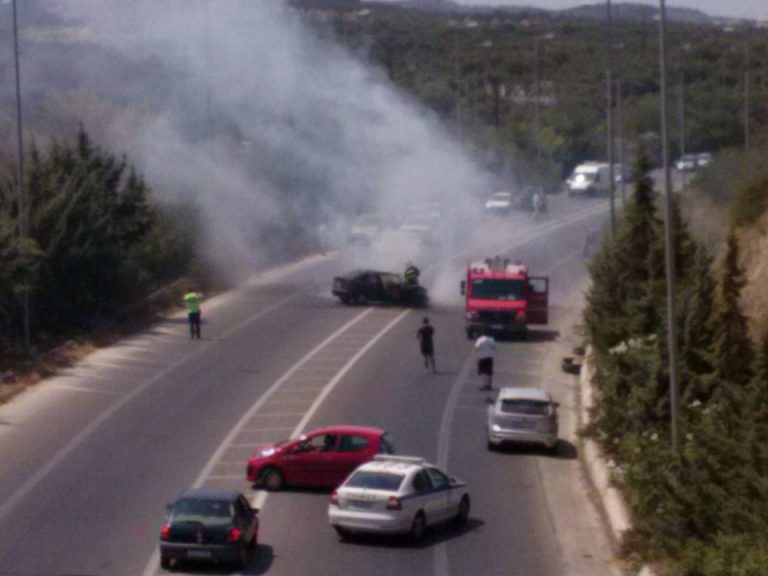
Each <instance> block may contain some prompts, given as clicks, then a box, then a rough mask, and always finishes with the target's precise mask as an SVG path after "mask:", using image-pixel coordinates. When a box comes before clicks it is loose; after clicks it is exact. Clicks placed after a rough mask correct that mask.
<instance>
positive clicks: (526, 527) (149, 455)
mask: <svg viewBox="0 0 768 576" xmlns="http://www.w3.org/2000/svg"><path fill="white" fill-rule="evenodd" d="M605 214H606V202H605V201H604V200H596V201H593V200H581V199H579V200H570V199H567V198H560V197H558V198H553V199H551V200H550V215H549V217H548V218H547V219H545V220H543V221H540V222H537V223H533V222H531V221H530V220H529V219H528V218H527V217H524V216H522V215H515V216H513V217H512V218H511V220H510V222H513V224H514V225H511V226H504V227H503V233H499V232H498V231H497V232H495V233H494V234H493V235H491V236H489V237H488V238H487V239H486V240H485V241H484V244H485V245H484V246H483V247H480V246H477V247H474V248H472V249H470V248H468V250H467V253H466V254H462V255H459V258H458V259H457V261H462V260H463V259H465V258H466V257H467V256H469V255H472V256H474V257H482V256H487V255H491V254H495V253H498V252H504V253H506V254H509V255H510V256H511V257H513V258H515V259H520V260H523V261H524V262H526V263H528V264H529V267H530V270H531V272H532V273H533V274H547V275H549V276H550V278H551V286H552V296H551V299H552V303H553V306H552V319H551V322H550V326H549V327H547V329H544V330H539V331H536V332H535V333H533V334H532V337H531V338H530V339H529V340H528V341H526V342H521V341H514V342H508V343H503V344H501V345H500V349H499V352H498V360H497V362H498V365H497V369H498V374H497V379H496V384H497V385H504V384H514V385H539V384H542V375H543V373H544V372H543V370H542V362H543V358H544V356H545V354H546V352H547V347H548V346H550V345H551V344H552V343H553V342H554V341H555V339H556V330H558V329H563V328H565V327H564V326H560V325H559V323H560V322H561V318H562V317H563V316H564V314H563V313H564V312H565V310H563V307H562V305H561V303H565V302H570V301H572V298H571V296H572V291H573V290H574V289H575V288H574V287H575V286H578V285H579V283H580V281H581V280H582V278H583V275H584V273H585V272H584V265H583V259H582V247H583V242H584V235H585V229H587V228H589V227H593V226H595V225H597V223H598V222H600V221H601V220H603V219H604V218H605ZM338 266H339V260H338V258H336V257H334V256H318V257H315V258H312V259H310V260H308V261H305V262H303V263H301V264H300V265H297V266H293V267H289V268H286V269H284V270H280V271H276V272H274V273H270V274H267V275H266V277H262V279H261V280H259V281H257V282H253V283H251V284H249V285H248V286H245V287H243V288H241V289H240V290H238V291H236V292H232V293H228V294H226V295H223V296H221V297H218V298H216V299H214V300H213V301H210V302H206V303H205V304H204V317H205V322H204V325H203V340H202V341H199V342H195V341H190V340H189V339H188V337H187V332H186V330H187V328H186V324H185V319H184V318H183V317H174V318H169V319H168V320H167V321H165V322H162V323H160V324H158V325H156V326H154V327H152V328H151V329H150V330H148V331H146V332H144V333H142V334H139V335H136V336H135V337H133V338H129V339H127V340H125V341H122V342H120V343H118V344H117V345H116V346H114V347H112V348H109V349H105V350H102V351H99V352H97V353H95V354H93V355H91V356H89V357H88V358H87V359H86V360H85V361H84V362H82V363H81V364H79V365H77V366H75V367H73V368H72V369H70V370H68V371H66V373H64V374H62V375H61V376H59V377H56V378H53V379H51V380H49V381H47V382H45V383H43V384H42V385H40V386H38V387H37V388H36V389H35V390H34V391H31V392H28V393H26V394H24V395H23V396H21V397H20V398H17V399H16V400H15V401H14V402H12V403H11V404H9V405H6V406H3V407H1V408H0V466H1V467H0V574H2V575H14V576H64V575H69V576H74V575H77V576H86V575H87V576H113V575H114V576H122V575H125V576H139V575H150V574H155V573H160V570H159V567H158V561H157V556H156V547H157V543H158V532H159V528H160V525H161V523H162V519H163V512H164V506H165V504H166V503H167V502H169V501H171V500H173V498H174V496H175V495H176V494H177V493H178V492H180V491H181V490H183V489H185V488H188V487H191V486H206V487H226V488H236V489H240V490H242V491H243V492H244V493H245V494H246V495H247V496H248V497H249V498H250V499H251V500H252V501H254V502H255V503H257V504H258V505H260V506H261V508H262V512H261V522H262V528H261V531H260V542H261V545H260V547H259V551H258V552H259V553H258V555H257V556H256V557H255V558H254V559H253V561H252V563H251V564H250V565H249V566H248V568H247V569H246V570H244V571H243V572H242V573H244V574H264V573H269V574H281V575H298V574H314V575H318V576H323V575H326V574H327V575H336V574H359V573H365V574H369V575H379V574H381V575H392V574H397V575H411V574H414V575H415V574H419V575H423V574H426V575H434V576H447V575H448V574H453V575H460V574H461V575H463V574H478V575H489V576H490V575H495V574H505V575H520V576H537V575H542V576H544V575H552V576H555V575H561V574H564V571H563V559H562V557H561V547H560V545H559V544H558V538H557V530H556V529H555V524H556V522H555V516H556V515H557V514H563V513H567V511H558V510H551V509H550V507H549V506H548V499H547V496H546V494H545V493H544V489H543V487H542V486H543V483H542V478H541V467H539V466H537V460H538V459H541V458H552V456H548V455H546V454H543V453H537V452H536V451H525V452H523V453H516V452H512V453H505V452H493V453H492V452H488V451H487V450H486V447H485V431H484V422H485V410H486V394H485V393H482V392H480V391H478V389H477V388H478V386H479V381H478V380H477V377H476V376H475V374H474V371H473V361H474V359H473V356H472V352H471V343H470V342H468V341H467V340H466V337H465V335H464V331H463V310H462V309H461V307H460V305H459V302H460V300H459V298H458V297H456V299H455V300H453V301H446V302H438V303H437V304H435V305H434V306H433V307H432V308H431V309H430V310H429V311H428V312H427V314H428V315H429V316H430V318H431V319H432V321H433V324H434V325H435V328H436V356H437V364H438V372H439V373H438V374H437V375H433V374H428V373H426V372H425V371H424V368H423V366H422V364H421V359H420V357H419V355H418V346H417V342H416V339H415V332H416V330H417V328H418V326H419V324H420V320H421V317H422V316H423V315H424V312H421V311H409V310H403V309H399V308H368V307H345V306H341V305H340V304H338V303H337V302H335V301H334V300H333V299H332V298H331V297H330V296H329V294H328V292H329V288H330V277H331V276H332V275H333V274H334V273H335V272H337V268H338ZM460 274H461V268H460V265H459V264H458V263H457V264H456V287H457V291H458V282H459V280H460ZM426 276H427V280H428V279H429V273H427V274H426ZM338 423H347V424H365V425H373V426H380V427H382V428H386V429H387V430H388V431H389V432H390V433H391V434H392V436H393V437H394V439H395V443H396V446H397V449H398V451H399V452H400V453H402V454H417V455H422V456H425V457H427V458H428V459H430V460H432V461H434V462H436V463H438V464H441V465H444V466H445V467H446V468H447V469H448V471H449V473H450V474H452V475H455V476H458V477H460V478H462V479H464V480H466V481H467V482H468V483H469V485H470V488H471V492H472V497H473V510H472V514H471V520H470V522H469V524H468V526H467V527H466V528H465V529H463V530H460V531H457V530H455V529H446V530H436V531H433V532H432V533H430V534H429V536H428V538H427V539H426V541H425V542H424V543H423V544H421V545H419V546H416V547H414V546H411V545H409V544H407V543H405V542H400V541H391V540H382V539H376V538H371V539H363V540H360V541H355V542H353V543H347V542H341V541H340V540H339V539H338V537H337V536H336V534H335V532H334V531H333V530H331V529H330V527H329V526H328V525H327V520H326V510H327V502H328V494H327V493H323V492H311V491H286V492H282V493H277V494H269V495H266V494H265V493H262V492H260V491H255V490H253V488H252V487H251V486H250V485H249V484H248V483H247V482H246V481H245V479H244V468H245V461H246V459H247V456H248V455H249V454H250V452H251V451H252V449H253V447H254V446H255V445H257V444H260V443H264V442H269V441H275V440H278V439H281V438H285V437H288V436H291V435H293V434H296V433H298V432H300V431H302V430H311V429H313V428H315V427H318V426H320V425H325V424H338ZM560 457H562V458H572V457H573V446H572V445H570V444H569V443H568V442H567V441H564V442H563V443H562V444H561V450H560ZM191 571H192V572H195V573H198V574H205V573H219V574H220V573H229V572H227V571H226V570H224V569H222V570H218V571H213V572H210V571H208V569H205V568H202V569H199V570H191Z"/></svg>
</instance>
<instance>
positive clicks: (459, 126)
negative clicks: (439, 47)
mask: <svg viewBox="0 0 768 576" xmlns="http://www.w3.org/2000/svg"><path fill="white" fill-rule="evenodd" d="M453 76H454V82H455V83H456V131H457V136H458V139H459V143H461V142H463V141H464V126H463V123H462V120H463V119H462V117H461V64H460V62H459V40H458V33H457V32H455V31H454V35H453Z"/></svg>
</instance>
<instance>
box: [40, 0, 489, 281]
mask: <svg viewBox="0 0 768 576" xmlns="http://www.w3.org/2000/svg"><path fill="white" fill-rule="evenodd" d="M50 5H51V7H52V9H53V10H56V11H57V12H58V13H59V14H60V15H61V16H63V17H65V18H66V19H67V21H68V22H70V23H71V24H72V29H71V32H70V33H71V34H76V37H77V38H78V39H79V40H85V41H87V42H89V43H91V45H92V46H93V51H94V52H93V53H92V54H91V56H90V57H88V58H85V59H82V60H78V61H69V62H63V65H65V66H67V67H68V73H69V74H71V77H73V78H77V79H78V80H77V81H78V83H79V85H80V86H81V88H82V90H85V91H86V92H88V93H95V94H97V95H98V96H97V97H98V98H99V99H102V100H104V99H106V100H110V101H113V102H116V103H118V104H119V106H116V107H115V108H114V109H113V110H112V111H113V112H115V114H113V115H112V116H108V115H107V114H102V115H101V116H99V117H98V118H97V119H98V125H96V126H91V125H89V122H88V120H89V115H90V114H92V113H95V112H94V110H95V109H97V108H98V107H97V106H90V107H84V108H83V110H82V111H81V113H82V115H83V116H84V118H83V120H84V121H85V124H86V129H88V130H89V131H92V132H95V133H96V139H97V141H99V140H101V139H102V138H103V139H105V140H106V142H104V141H103V140H102V143H104V144H105V145H108V146H110V147H111V148H114V149H117V150H120V151H125V152H126V153H127V154H128V155H129V158H130V160H131V161H132V162H134V163H136V164H137V165H138V167H139V168H140V170H141V171H142V172H143V173H144V175H145V176H146V177H147V179H148V181H149V182H150V184H151V185H152V186H153V187H154V188H155V189H156V190H157V191H158V192H160V193H162V194H167V195H171V196H173V197H175V198H189V199H191V200H193V201H194V202H195V203H196V204H197V205H198V206H199V207H200V208H201V211H202V215H203V225H204V227H205V230H204V232H205V238H206V242H205V251H206V256H207V257H208V258H209V259H210V260H213V261H214V262H218V263H219V264H220V268H221V269H222V270H223V271H224V270H228V271H240V272H241V273H248V272H250V271H252V270H253V268H254V267H258V266H261V265H263V264H264V263H266V262H267V261H269V260H270V259H274V257H275V255H276V253H279V252H281V251H283V252H284V253H285V254H287V255H292V254H295V253H298V252H300V251H301V250H302V249H306V246H305V245H304V244H302V245H300V246H296V245H295V244H293V245H292V239H295V241H296V244H298V243H300V240H301V241H306V238H311V237H312V236H316V235H318V234H319V235H320V236H321V237H322V240H323V241H324V242H325V243H327V244H332V245H334V246H346V247H347V248H349V247H348V239H349V233H350V229H351V228H352V227H354V222H355V221H356V219H357V218H358V216H359V215H360V214H361V213H376V214H378V215H379V217H380V218H379V219H380V226H379V227H378V228H377V232H376V234H375V235H374V236H373V238H372V239H371V240H370V242H365V243H361V244H360V245H357V246H355V247H354V248H353V249H347V250H345V252H344V253H345V258H346V263H347V265H348V266H360V265H365V266H370V267H380V268H389V269H393V270H395V271H400V270H402V267H403V265H404V263H405V262H406V261H407V260H414V261H416V262H417V263H420V264H421V265H422V267H427V265H428V264H433V265H435V266H433V267H432V268H433V269H434V270H435V271H434V272H433V273H432V274H430V276H432V279H433V280H436V279H437V278H436V277H437V276H439V273H438V272H437V270H439V266H437V264H439V262H441V261H442V259H443V258H444V257H445V255H448V254H451V253H453V252H455V251H456V247H457V246H458V245H459V244H464V243H465V242H466V241H467V235H468V233H469V232H470V231H471V230H473V229H474V228H475V226H473V224H472V221H473V220H474V218H473V217H472V214H474V213H476V212H477V211H478V205H479V200H480V199H481V198H482V197H483V196H486V195H487V194H488V193H490V192H493V191H494V190H493V182H492V179H491V178H490V177H489V176H488V175H487V174H486V173H484V172H483V171H482V170H481V169H479V168H478V167H477V166H476V165H475V164H474V163H473V162H472V161H471V160H470V159H469V158H468V157H467V156H466V155H465V154H463V153H462V151H461V150H460V148H459V146H458V145H457V144H456V143H454V142H453V141H452V139H451V138H450V137H449V135H448V134H447V132H446V130H445V128H444V127H442V126H441V125H440V124H439V122H438V121H437V120H436V119H434V118H433V117H432V116H431V115H430V114H429V113H428V112H427V111H426V110H425V109H423V108H421V107H420V106H418V105H416V104H415V103H414V102H412V101H411V100H410V99H409V98H408V97H407V96H405V95H403V94H401V93H399V92H398V91H397V90H395V89H394V88H393V87H391V86H390V85H389V83H388V81H387V80H386V78H385V75H384V74H382V73H381V71H378V70H371V69H370V68H369V67H367V66H366V65H365V64H364V63H362V62H360V61H359V60H357V59H356V58H355V57H353V56H352V55H350V54H348V53H346V52H345V51H344V50H343V49H342V48H340V47H339V46H336V45H333V44H331V43H330V42H329V41H327V40H323V39H321V38H319V36H318V35H316V34H315V33H314V32H313V31H312V29H311V28H309V27H308V26H307V25H305V23H303V21H302V19H301V17H300V16H299V15H298V14H296V13H294V12H293V11H292V10H291V9H290V8H288V7H286V6H285V5H284V4H283V3H282V2H277V1H267V0H250V1H247V0H226V1H224V0H216V1H213V0H208V1H206V0H163V1H160V2H158V1H157V0H132V1H122V2H119V1H113V0H108V1H106V0H50ZM369 17H372V16H369ZM115 56H119V58H120V59H121V61H122V62H124V64H122V65H121V66H120V67H119V68H112V67H111V66H112V65H111V64H110V62H111V61H112V59H113V58H114V57H115ZM125 62H128V63H129V64H128V65H126V64H125ZM28 81H30V82H33V83H36V84H37V83H43V82H44V79H43V78H40V77H37V78H36V77H34V74H33V77H32V78H31V79H28ZM78 94H79V97H82V98H85V96H84V95H83V94H82V93H80V92H78ZM117 110H119V113H118V112H116V111H117ZM287 228H290V229H293V230H297V229H300V230H301V231H302V233H301V234H296V233H294V234H293V235H292V236H288V237H286V235H285V234H284V233H281V230H285V229H287ZM265 231H268V232H269V233H268V234H265ZM455 278H456V277H455V271H454V273H452V274H451V279H450V282H448V283H447V284H446V285H450V287H451V291H452V292H453V291H455V286H454V285H455V284H456V282H455ZM441 284H442V282H441Z"/></svg>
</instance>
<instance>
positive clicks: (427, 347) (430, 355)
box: [416, 318, 437, 373]
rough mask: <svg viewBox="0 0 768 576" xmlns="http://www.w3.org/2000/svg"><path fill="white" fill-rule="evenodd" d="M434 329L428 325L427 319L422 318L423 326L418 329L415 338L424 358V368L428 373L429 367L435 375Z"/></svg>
mask: <svg viewBox="0 0 768 576" xmlns="http://www.w3.org/2000/svg"><path fill="white" fill-rule="evenodd" d="M434 335H435V329H434V328H433V327H432V326H431V325H430V324H429V318H424V325H423V326H422V327H421V328H419V332H418V333H417V335H416V337H417V338H418V339H419V343H420V344H421V355H422V356H424V368H426V369H427V372H429V369H430V367H431V368H432V372H433V373H437V368H435V345H434V341H433V337H434Z"/></svg>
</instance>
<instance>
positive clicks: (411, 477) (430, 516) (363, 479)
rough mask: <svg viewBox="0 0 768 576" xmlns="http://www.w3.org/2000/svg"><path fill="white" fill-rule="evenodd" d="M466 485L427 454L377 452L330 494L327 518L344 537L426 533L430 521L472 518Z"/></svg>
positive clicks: (414, 537)
mask: <svg viewBox="0 0 768 576" xmlns="http://www.w3.org/2000/svg"><path fill="white" fill-rule="evenodd" d="M469 507H470V498H469V492H468V490H467V485H466V484H464V482H461V481H459V480H457V479H456V478H451V477H449V476H448V475H446V474H445V473H444V472H442V471H441V470H439V469H437V468H436V467H435V466H433V465H432V464H429V463H428V462H425V461H424V459H423V458H415V457H410V456H392V455H388V454H378V455H376V456H375V457H374V459H373V460H372V461H370V462H366V463H365V464H362V465H361V466H359V467H358V468H357V469H356V470H355V471H354V472H352V474H350V475H349V477H348V478H347V479H346V480H345V481H344V483H343V484H342V485H341V486H339V487H338V488H337V489H336V490H335V491H334V492H333V493H332V494H331V502H330V505H329V506H328V521H329V522H330V524H331V526H333V527H334V529H335V530H336V532H338V534H339V535H340V536H341V537H342V538H343V537H346V536H349V535H351V534H354V533H363V532H369V533H382V534H409V535H410V536H411V537H412V538H413V539H414V540H419V539H421V538H422V537H423V536H424V531H425V530H426V529H427V527H429V526H433V525H435V524H439V523H442V522H447V521H454V522H456V523H457V524H459V525H461V524H464V523H466V521H467V518H468V517H469Z"/></svg>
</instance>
